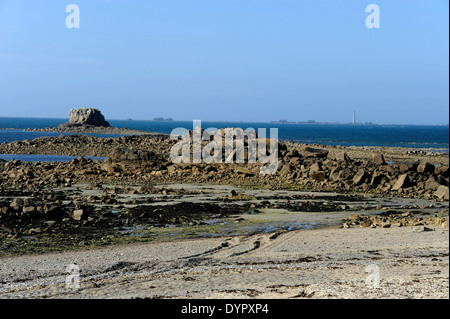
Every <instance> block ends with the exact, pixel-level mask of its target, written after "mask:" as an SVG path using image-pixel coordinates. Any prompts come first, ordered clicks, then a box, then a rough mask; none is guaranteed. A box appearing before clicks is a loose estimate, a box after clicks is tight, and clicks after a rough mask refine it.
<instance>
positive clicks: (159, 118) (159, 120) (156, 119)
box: [153, 117, 173, 122]
mask: <svg viewBox="0 0 450 319" xmlns="http://www.w3.org/2000/svg"><path fill="white" fill-rule="evenodd" d="M153 121H157V122H173V119H172V118H171V117H169V118H166V119H165V118H163V117H155V118H154V119H153Z"/></svg>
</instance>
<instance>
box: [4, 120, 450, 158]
mask: <svg viewBox="0 0 450 319" xmlns="http://www.w3.org/2000/svg"><path fill="white" fill-rule="evenodd" d="M66 122H68V118H17V117H14V118H13V117H0V143H4V142H12V141H23V140H29V141H31V140H33V139H35V138H38V137H42V136H59V135H61V134H62V133H50V132H30V131H26V130H27V129H41V128H45V127H56V126H58V125H59V124H61V123H66ZM108 122H109V123H110V124H111V126H114V127H119V128H128V129H134V130H139V131H147V132H156V133H163V134H170V133H171V132H172V130H173V129H175V128H185V129H192V128H193V121H144V120H108ZM201 127H202V128H203V129H221V128H227V127H239V128H242V129H244V130H245V129H249V128H253V129H255V130H258V129H259V128H265V129H266V130H267V135H268V136H269V129H270V128H277V129H278V138H279V139H280V140H282V141H289V140H290V141H293V142H300V143H307V144H321V145H334V146H336V145H341V146H387V147H405V148H426V149H428V151H429V152H444V153H448V152H449V126H448V125H440V126H432V125H379V124H322V123H297V124H284V123H251V122H211V121H202V122H201ZM63 134H65V135H68V134H70V133H63ZM89 135H92V136H98V137H117V136H122V135H118V134H89ZM47 156H48V155H47ZM5 157H6V156H5V155H2V154H0V158H4V159H6V160H10V159H11V158H14V159H19V160H27V159H26V158H25V159H24V157H26V155H22V157H21V156H15V157H14V156H13V157H11V154H10V155H9V156H7V158H5ZM70 159H71V158H70V157H60V158H59V159H58V158H56V157H55V159H54V160H70ZM28 160H30V161H31V160H33V161H35V160H42V159H40V157H39V156H34V157H33V158H28ZM46 160H52V159H51V157H50V158H49V157H47V158H46Z"/></svg>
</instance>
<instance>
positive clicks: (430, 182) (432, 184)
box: [425, 176, 441, 191]
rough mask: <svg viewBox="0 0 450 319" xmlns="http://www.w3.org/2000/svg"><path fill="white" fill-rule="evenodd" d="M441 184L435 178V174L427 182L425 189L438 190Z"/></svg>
mask: <svg viewBox="0 0 450 319" xmlns="http://www.w3.org/2000/svg"><path fill="white" fill-rule="evenodd" d="M440 185H441V184H439V182H438V181H437V180H436V178H434V177H433V176H430V178H429V179H428V180H427V181H426V183H425V189H426V190H430V189H431V190H434V191H435V190H437V189H438V188H439V186H440Z"/></svg>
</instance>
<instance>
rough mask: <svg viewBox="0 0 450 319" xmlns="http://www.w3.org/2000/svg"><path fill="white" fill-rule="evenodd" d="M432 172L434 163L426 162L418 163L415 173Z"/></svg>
mask: <svg viewBox="0 0 450 319" xmlns="http://www.w3.org/2000/svg"><path fill="white" fill-rule="evenodd" d="M433 172H434V165H433V164H430V163H428V162H423V163H420V164H419V166H417V173H420V174H427V173H433Z"/></svg>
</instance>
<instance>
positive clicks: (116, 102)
mask: <svg viewBox="0 0 450 319" xmlns="http://www.w3.org/2000/svg"><path fill="white" fill-rule="evenodd" d="M71 3H74V4H77V5H78V6H79V8H80V28H79V29H69V28H67V27H66V17H67V16H68V15H69V13H66V6H67V5H69V4H71ZM371 3H374V4H377V5H378V6H379V8H380V28H379V29H375V28H372V29H369V28H367V27H366V23H365V22H366V17H367V16H368V15H369V13H366V6H367V5H369V4H371ZM448 38H449V1H448V0H395V1H394V0H145V1H144V0H143V1H139V0H129V1H118V0H117V1H115V0H67V1H65V0H46V1H44V0H0V116H6V117H9V116H10V117H15V116H18V117H68V114H69V111H70V109H71V108H79V107H97V108H99V109H100V110H101V111H102V112H103V114H104V115H105V116H106V118H107V119H126V118H132V119H135V120H137V119H153V118H154V117H173V118H174V119H175V120H193V119H200V120H204V121H207V120H218V121H241V120H242V121H255V122H258V121H263V122H267V121H271V120H279V119H287V120H292V121H306V120H311V119H313V120H316V121H328V122H350V121H351V120H352V113H353V111H354V110H355V111H356V114H357V121H361V122H369V121H370V122H374V123H387V124H391V123H394V124H395V123H398V124H447V123H448V116H449V88H448V87H449V42H448Z"/></svg>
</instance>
